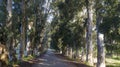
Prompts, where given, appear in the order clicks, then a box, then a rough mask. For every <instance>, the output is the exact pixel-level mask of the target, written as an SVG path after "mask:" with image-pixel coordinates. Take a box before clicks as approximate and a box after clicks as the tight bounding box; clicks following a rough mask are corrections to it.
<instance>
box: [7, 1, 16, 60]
mask: <svg viewBox="0 0 120 67" xmlns="http://www.w3.org/2000/svg"><path fill="white" fill-rule="evenodd" d="M7 12H8V16H7V25H6V26H7V28H8V30H9V32H10V34H9V35H8V36H9V37H8V41H7V47H8V50H9V61H12V60H13V58H14V57H13V52H14V50H13V32H12V0H7Z"/></svg>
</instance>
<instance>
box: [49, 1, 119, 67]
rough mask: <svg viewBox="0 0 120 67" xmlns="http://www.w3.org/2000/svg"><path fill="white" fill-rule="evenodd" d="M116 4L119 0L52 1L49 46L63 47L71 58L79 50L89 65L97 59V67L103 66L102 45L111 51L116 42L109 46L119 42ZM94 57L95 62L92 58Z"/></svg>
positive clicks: (103, 49)
mask: <svg viewBox="0 0 120 67" xmlns="http://www.w3.org/2000/svg"><path fill="white" fill-rule="evenodd" d="M119 4H120V2H119V1H118V0H116V1H112V0H109V1H108V0H99V1H98V0H96V1H95V0H75V1H74V0H71V1H68V0H64V1H63V0H57V1H54V2H53V4H52V7H53V10H54V13H53V15H54V19H53V21H52V23H51V26H52V35H51V38H52V40H51V45H52V47H53V48H54V49H56V50H60V51H61V50H63V51H62V52H63V54H64V55H69V56H71V55H72V58H75V56H76V55H77V54H78V55H81V57H82V59H84V58H83V57H84V54H85V53H86V60H87V62H88V63H89V64H90V65H93V64H94V63H97V67H102V66H103V67H105V66H106V65H105V54H106V52H105V48H106V49H107V51H108V52H111V53H113V50H114V48H116V46H118V45H114V48H112V47H113V44H119V43H118V42H119V32H118V31H119V30H118V29H119V23H118V22H119V20H118V18H119V17H118V15H119V12H117V10H118V7H119ZM78 15H79V16H78ZM115 19H116V20H117V21H115ZM116 23H117V24H118V25H116ZM85 33H86V36H85V35H84V34H85ZM85 38H86V39H85ZM117 38H118V39H117ZM116 39H117V40H116ZM96 45H97V46H96ZM96 47H97V49H96ZM116 49H117V51H119V50H118V48H116ZM110 50H111V51H110ZM83 52H84V53H83ZM96 52H97V53H96ZM71 53H72V54H71ZM117 54H118V53H117ZM96 57H97V62H94V60H95V58H96Z"/></svg>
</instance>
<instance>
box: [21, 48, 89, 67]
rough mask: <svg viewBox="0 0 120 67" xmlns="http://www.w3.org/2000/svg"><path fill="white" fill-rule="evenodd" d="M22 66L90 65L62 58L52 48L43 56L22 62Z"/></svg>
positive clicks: (78, 66) (64, 66) (63, 66)
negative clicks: (77, 63) (78, 63)
mask: <svg viewBox="0 0 120 67" xmlns="http://www.w3.org/2000/svg"><path fill="white" fill-rule="evenodd" d="M20 67H88V66H86V65H84V64H80V65H76V64H75V63H71V61H69V60H66V59H64V58H61V57H59V56H57V55H56V54H55V52H54V51H53V50H51V49H48V50H47V52H46V53H45V54H43V56H41V57H38V58H36V59H33V60H30V61H28V62H25V63H22V65H20Z"/></svg>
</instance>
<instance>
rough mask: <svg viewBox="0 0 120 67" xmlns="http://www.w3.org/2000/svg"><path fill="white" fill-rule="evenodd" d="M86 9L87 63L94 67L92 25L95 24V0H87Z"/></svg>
mask: <svg viewBox="0 0 120 67" xmlns="http://www.w3.org/2000/svg"><path fill="white" fill-rule="evenodd" d="M85 2H86V8H87V31H86V40H87V41H86V44H87V48H86V50H87V53H86V61H87V62H88V63H89V64H90V65H93V53H92V52H93V45H92V24H93V6H94V1H93V0H86V1H85Z"/></svg>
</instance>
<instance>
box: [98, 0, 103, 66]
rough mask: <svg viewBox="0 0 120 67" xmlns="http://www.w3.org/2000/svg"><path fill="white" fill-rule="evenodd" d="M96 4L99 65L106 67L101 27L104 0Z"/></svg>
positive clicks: (99, 0)
mask: <svg viewBox="0 0 120 67" xmlns="http://www.w3.org/2000/svg"><path fill="white" fill-rule="evenodd" d="M96 5H97V8H96V29H97V67H105V46H104V34H103V33H101V32H100V29H99V26H100V24H101V23H103V17H102V12H103V0H97V2H96Z"/></svg>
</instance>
